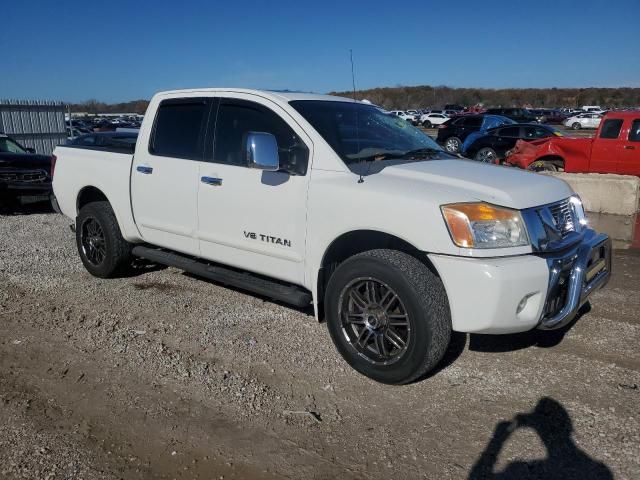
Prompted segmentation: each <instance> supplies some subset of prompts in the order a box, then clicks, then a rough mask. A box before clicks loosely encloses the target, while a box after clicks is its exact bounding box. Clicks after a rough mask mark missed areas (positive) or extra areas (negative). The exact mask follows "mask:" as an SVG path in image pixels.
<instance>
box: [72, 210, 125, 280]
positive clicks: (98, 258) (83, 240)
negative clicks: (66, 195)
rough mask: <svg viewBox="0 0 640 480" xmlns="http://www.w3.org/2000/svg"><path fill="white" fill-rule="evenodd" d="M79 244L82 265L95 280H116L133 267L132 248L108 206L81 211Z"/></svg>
mask: <svg viewBox="0 0 640 480" xmlns="http://www.w3.org/2000/svg"><path fill="white" fill-rule="evenodd" d="M76 244H77V246H78V253H79V254H80V259H81V260H82V263H83V265H84V266H85V268H86V269H87V271H88V272H89V273H91V275H93V276H95V277H100V278H113V277H117V276H120V275H123V274H126V273H127V272H128V270H129V268H130V267H131V261H132V256H131V248H132V245H131V244H130V243H129V242H127V241H126V240H125V239H124V238H123V237H122V233H121V232H120V227H119V226H118V221H117V220H116V216H115V214H114V213H113V209H112V208H111V205H109V202H92V203H89V204H87V205H85V206H84V207H82V208H81V209H80V213H79V214H78V217H77V218H76Z"/></svg>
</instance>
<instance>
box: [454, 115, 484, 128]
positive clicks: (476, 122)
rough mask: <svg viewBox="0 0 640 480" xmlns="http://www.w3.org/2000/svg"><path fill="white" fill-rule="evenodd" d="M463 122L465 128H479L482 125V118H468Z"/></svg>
mask: <svg viewBox="0 0 640 480" xmlns="http://www.w3.org/2000/svg"><path fill="white" fill-rule="evenodd" d="M462 121H463V123H462V125H464V126H465V127H479V126H480V125H482V118H481V117H467V118H463V119H462ZM458 125H459V124H458Z"/></svg>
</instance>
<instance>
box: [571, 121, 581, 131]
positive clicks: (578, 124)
mask: <svg viewBox="0 0 640 480" xmlns="http://www.w3.org/2000/svg"><path fill="white" fill-rule="evenodd" d="M571 128H573V129H574V130H580V129H581V128H582V125H580V122H574V123H573V124H572V125H571Z"/></svg>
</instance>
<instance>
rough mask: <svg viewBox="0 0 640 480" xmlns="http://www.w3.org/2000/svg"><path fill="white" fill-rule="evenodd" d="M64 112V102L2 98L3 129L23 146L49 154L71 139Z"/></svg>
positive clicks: (0, 125) (1, 130) (0, 103)
mask: <svg viewBox="0 0 640 480" xmlns="http://www.w3.org/2000/svg"><path fill="white" fill-rule="evenodd" d="M64 114H65V105H64V104H63V103H62V102H52V101H39V100H0V132H3V133H6V134H7V135H9V136H11V137H12V138H14V139H15V140H16V141H17V142H18V143H20V144H21V145H22V146H23V147H27V148H35V150H36V152H37V153H41V154H44V155H49V154H51V152H53V149H54V148H55V147H56V145H60V144H62V143H64V142H65V141H66V139H67V133H66V128H65V122H64Z"/></svg>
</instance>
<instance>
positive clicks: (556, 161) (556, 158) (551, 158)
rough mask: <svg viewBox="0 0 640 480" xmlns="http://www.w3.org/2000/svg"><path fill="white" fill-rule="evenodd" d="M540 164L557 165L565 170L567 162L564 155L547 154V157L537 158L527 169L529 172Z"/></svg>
mask: <svg viewBox="0 0 640 480" xmlns="http://www.w3.org/2000/svg"><path fill="white" fill-rule="evenodd" d="M539 162H544V163H550V164H552V165H555V166H556V167H558V168H562V169H564V168H565V161H564V157H563V156H562V155H559V154H555V153H554V154H546V155H542V156H540V157H538V158H536V159H535V160H534V161H533V162H531V163H530V164H529V166H528V167H527V168H528V169H529V170H533V169H534V165H536V164H538V163H539Z"/></svg>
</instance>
